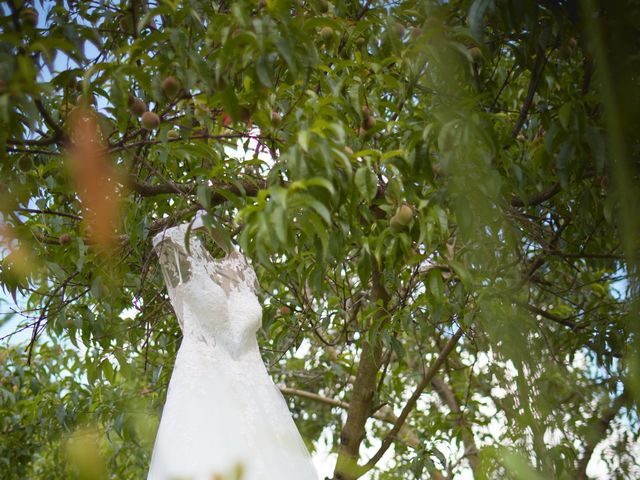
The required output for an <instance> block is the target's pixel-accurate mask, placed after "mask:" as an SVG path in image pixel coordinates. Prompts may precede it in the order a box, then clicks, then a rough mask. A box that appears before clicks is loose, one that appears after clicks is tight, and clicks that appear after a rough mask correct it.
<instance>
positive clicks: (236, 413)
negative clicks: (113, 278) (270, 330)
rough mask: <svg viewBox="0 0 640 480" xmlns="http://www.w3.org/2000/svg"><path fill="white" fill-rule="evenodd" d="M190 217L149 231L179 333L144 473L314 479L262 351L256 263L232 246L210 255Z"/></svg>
mask: <svg viewBox="0 0 640 480" xmlns="http://www.w3.org/2000/svg"><path fill="white" fill-rule="evenodd" d="M187 231H188V225H181V226H178V227H173V228H171V229H168V230H166V231H165V232H162V233H161V234H159V235H157V236H156V238H154V244H155V245H156V251H157V253H158V255H159V259H160V265H161V268H162V272H163V275H164V279H165V283H166V285H167V289H168V292H169V297H170V300H171V303H172V305H173V308H174V310H175V313H176V316H177V318H178V321H179V322H180V327H181V329H182V332H183V339H182V343H181V345H180V349H179V351H178V355H177V358H176V363H175V367H174V370H173V373H172V376H171V381H170V383H169V389H168V393H167V399H166V403H165V406H164V409H163V411H162V417H161V421H160V427H159V429H158V433H157V436H156V441H155V446H154V449H153V456H152V458H151V465H150V469H149V474H148V476H147V479H148V480H178V479H180V480H187V479H188V480H231V479H233V480H276V479H277V480H307V479H308V480H317V478H318V477H317V474H316V472H315V470H314V467H313V464H312V462H311V459H310V456H309V453H308V451H307V449H306V447H305V445H304V443H303V441H302V439H301V437H300V434H299V432H298V430H297V428H296V426H295V424H294V422H293V419H292V418H291V413H290V412H289V410H288V408H287V404H286V402H285V400H284V398H283V396H282V394H281V393H280V391H279V390H278V388H277V387H276V386H275V385H274V383H273V381H272V380H271V378H270V377H269V374H268V372H267V369H266V368H265V365H264V363H263V361H262V358H261V356H260V351H259V350H258V343H257V340H256V335H255V334H256V331H257V330H258V328H259V327H260V324H261V318H262V308H261V306H260V303H259V301H258V298H257V296H256V291H257V281H256V276H255V272H254V271H253V269H252V267H251V266H250V265H249V263H248V262H247V260H246V258H245V257H244V256H243V255H242V254H241V253H240V252H239V251H238V250H234V251H232V252H231V253H230V254H229V255H227V256H226V257H224V258H222V259H215V258H213V257H212V256H211V255H210V254H209V253H208V252H207V250H206V249H205V248H204V246H203V244H202V243H201V242H200V240H199V239H198V238H196V236H195V235H190V236H189V245H188V246H189V248H187V244H186V242H185V237H186V234H187Z"/></svg>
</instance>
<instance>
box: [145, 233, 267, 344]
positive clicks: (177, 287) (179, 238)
mask: <svg viewBox="0 0 640 480" xmlns="http://www.w3.org/2000/svg"><path fill="white" fill-rule="evenodd" d="M187 233H189V235H188V238H187ZM153 243H154V248H155V250H156V252H157V254H158V257H159V261H160V266H161V269H162V273H163V276H164V279H165V283H166V285H167V290H168V292H169V297H170V299H171V303H172V305H173V307H174V310H175V313H176V316H177V317H178V321H179V323H180V327H181V329H182V332H183V335H184V337H185V339H187V338H196V339H198V340H200V342H201V343H203V344H206V345H207V346H209V347H210V346H214V345H216V343H218V340H220V339H222V340H223V341H224V343H227V344H229V346H233V351H234V352H237V351H238V349H239V348H242V345H245V346H246V344H247V342H250V341H251V340H252V339H255V333H256V331H257V330H258V328H259V327H260V323H261V318H262V309H261V306H260V303H259V301H258V299H257V291H258V282H257V278H256V274H255V272H254V270H253V268H252V267H251V265H250V264H249V262H248V261H247V259H246V257H245V256H244V255H243V254H242V253H241V252H240V251H239V250H237V248H235V247H234V250H233V251H231V252H230V253H229V254H228V255H226V256H225V257H223V258H220V259H217V258H214V257H213V256H212V255H211V254H210V253H209V252H208V251H207V249H206V248H205V246H204V244H203V243H202V241H201V240H200V239H199V238H198V237H197V236H196V235H195V232H193V231H189V224H184V225H178V226H176V227H172V228H169V229H167V230H165V231H164V232H161V233H159V234H157V235H156V236H155V237H154V239H153ZM229 304H231V305H232V308H231V309H229ZM230 312H231V314H230Z"/></svg>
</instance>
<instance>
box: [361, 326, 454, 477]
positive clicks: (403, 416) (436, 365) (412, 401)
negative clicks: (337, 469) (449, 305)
mask: <svg viewBox="0 0 640 480" xmlns="http://www.w3.org/2000/svg"><path fill="white" fill-rule="evenodd" d="M462 334H463V331H462V328H460V327H458V330H457V331H456V332H455V333H454V334H453V336H452V337H451V338H450V339H449V341H448V342H447V344H446V345H445V346H444V348H443V349H442V351H441V352H440V354H439V355H438V358H436V360H435V362H433V364H432V365H431V367H429V369H428V370H427V371H426V372H425V374H424V375H423V377H422V380H421V381H420V383H419V384H418V386H417V387H416V389H415V390H414V392H413V394H412V395H411V397H410V398H409V400H407V403H406V404H405V406H404V408H403V409H402V412H400V416H398V420H397V421H396V423H395V424H394V425H393V428H392V429H391V430H390V431H389V433H388V434H387V436H386V437H385V438H384V440H382V445H380V448H379V449H378V451H377V452H376V453H375V454H374V455H373V457H371V459H370V460H369V461H368V462H367V463H366V464H365V465H364V466H363V467H362V468H361V469H360V472H359V473H360V474H359V476H361V475H363V474H365V473H366V472H368V471H369V470H371V469H372V468H373V467H375V465H376V463H378V461H380V459H381V458H382V456H383V455H384V454H385V452H386V451H387V450H388V449H389V447H390V446H391V443H392V442H393V440H394V438H395V437H396V435H398V432H399V431H400V428H402V425H404V422H405V421H406V420H407V417H408V416H409V413H411V411H412V410H413V409H414V407H415V406H416V403H417V402H418V398H420V395H422V392H423V391H424V389H425V388H426V387H427V385H429V383H431V380H433V378H434V377H435V375H436V373H438V370H439V369H440V367H441V366H442V364H443V363H444V361H445V360H446V358H447V357H448V356H449V354H450V353H451V352H452V351H453V349H454V348H455V346H456V344H457V343H458V340H460V337H462Z"/></svg>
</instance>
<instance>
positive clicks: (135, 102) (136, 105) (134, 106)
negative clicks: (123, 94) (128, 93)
mask: <svg viewBox="0 0 640 480" xmlns="http://www.w3.org/2000/svg"><path fill="white" fill-rule="evenodd" d="M129 111H130V112H131V114H132V115H135V116H136V117H139V116H141V115H142V114H143V113H144V112H146V111H147V104H146V103H145V102H144V100H142V99H141V98H136V97H129Z"/></svg>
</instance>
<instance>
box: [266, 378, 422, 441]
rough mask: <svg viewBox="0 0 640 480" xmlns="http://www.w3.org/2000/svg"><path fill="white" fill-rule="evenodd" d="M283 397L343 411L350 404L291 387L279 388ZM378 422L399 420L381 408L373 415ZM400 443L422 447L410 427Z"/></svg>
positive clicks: (401, 435) (403, 432)
mask: <svg viewBox="0 0 640 480" xmlns="http://www.w3.org/2000/svg"><path fill="white" fill-rule="evenodd" d="M278 388H279V389H280V391H281V392H282V394H283V395H288V396H295V397H300V398H306V399H307V400H312V401H314V402H319V403H324V404H325V405H330V406H332V407H338V408H342V409H343V410H349V404H348V403H347V402H343V401H342V400H336V399H335V398H329V397H324V396H322V395H319V394H317V393H313V392H308V391H306V390H300V389H297V388H289V387H284V386H282V387H278ZM372 417H373V418H375V419H376V420H380V421H382V422H386V423H391V424H393V423H395V422H396V421H397V419H398V417H396V415H395V414H394V413H393V410H392V409H391V408H389V407H388V408H384V407H383V408H381V409H379V410H378V411H377V412H375V413H374V414H373V415H372ZM399 437H400V438H399V439H400V441H402V442H403V443H405V444H406V445H408V446H410V447H412V448H418V446H419V445H420V439H419V438H418V435H416V433H415V432H414V431H413V430H411V429H410V428H408V427H406V426H405V427H403V429H402V430H401V431H400V435H399Z"/></svg>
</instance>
